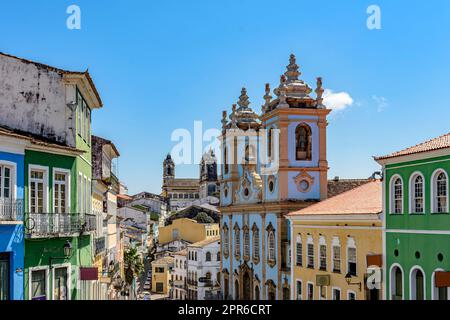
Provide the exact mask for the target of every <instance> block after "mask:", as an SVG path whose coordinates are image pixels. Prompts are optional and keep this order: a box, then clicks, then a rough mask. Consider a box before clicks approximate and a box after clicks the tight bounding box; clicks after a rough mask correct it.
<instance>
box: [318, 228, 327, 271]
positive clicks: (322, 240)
mask: <svg viewBox="0 0 450 320" xmlns="http://www.w3.org/2000/svg"><path fill="white" fill-rule="evenodd" d="M321 246H325V269H322V266H321V263H320V262H321V254H320V247H321ZM317 260H318V261H317V262H318V264H317V268H318V269H319V270H322V271H326V270H327V269H328V261H327V241H326V239H325V237H324V236H320V237H319V243H318V245H317Z"/></svg>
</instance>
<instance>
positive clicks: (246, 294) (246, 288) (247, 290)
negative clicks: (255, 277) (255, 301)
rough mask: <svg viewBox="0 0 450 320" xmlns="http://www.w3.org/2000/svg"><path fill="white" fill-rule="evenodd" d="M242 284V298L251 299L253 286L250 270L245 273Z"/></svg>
mask: <svg viewBox="0 0 450 320" xmlns="http://www.w3.org/2000/svg"><path fill="white" fill-rule="evenodd" d="M242 286H243V292H242V293H243V295H242V298H243V299H244V300H250V299H251V287H250V276H249V274H248V272H246V273H244V276H243V278H242Z"/></svg>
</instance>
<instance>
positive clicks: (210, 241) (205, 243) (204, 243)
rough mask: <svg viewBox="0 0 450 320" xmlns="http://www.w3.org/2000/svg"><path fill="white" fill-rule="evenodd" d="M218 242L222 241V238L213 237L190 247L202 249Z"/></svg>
mask: <svg viewBox="0 0 450 320" xmlns="http://www.w3.org/2000/svg"><path fill="white" fill-rule="evenodd" d="M216 241H220V236H215V237H212V238H206V239H204V240H202V241H199V242H195V243H193V244H190V245H189V247H195V248H202V247H205V246H207V245H208V244H211V243H214V242H216Z"/></svg>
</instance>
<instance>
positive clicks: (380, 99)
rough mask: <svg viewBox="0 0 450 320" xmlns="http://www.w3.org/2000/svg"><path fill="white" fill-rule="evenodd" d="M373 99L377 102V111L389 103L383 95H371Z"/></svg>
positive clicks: (380, 110)
mask: <svg viewBox="0 0 450 320" xmlns="http://www.w3.org/2000/svg"><path fill="white" fill-rule="evenodd" d="M372 99H373V101H375V103H376V104H377V111H378V112H382V111H383V110H384V109H386V108H387V107H388V106H389V103H388V101H387V99H386V98H385V97H379V96H376V95H373V96H372Z"/></svg>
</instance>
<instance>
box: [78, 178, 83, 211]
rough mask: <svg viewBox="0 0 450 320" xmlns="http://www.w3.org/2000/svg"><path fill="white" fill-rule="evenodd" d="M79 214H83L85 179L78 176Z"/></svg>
mask: <svg viewBox="0 0 450 320" xmlns="http://www.w3.org/2000/svg"><path fill="white" fill-rule="evenodd" d="M77 193H78V213H82V212H83V177H82V176H81V173H80V174H78V191H77Z"/></svg>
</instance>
